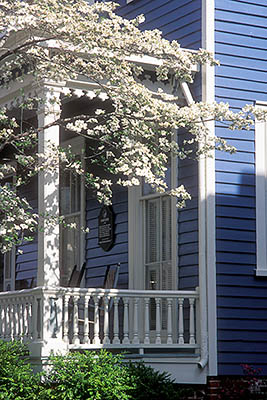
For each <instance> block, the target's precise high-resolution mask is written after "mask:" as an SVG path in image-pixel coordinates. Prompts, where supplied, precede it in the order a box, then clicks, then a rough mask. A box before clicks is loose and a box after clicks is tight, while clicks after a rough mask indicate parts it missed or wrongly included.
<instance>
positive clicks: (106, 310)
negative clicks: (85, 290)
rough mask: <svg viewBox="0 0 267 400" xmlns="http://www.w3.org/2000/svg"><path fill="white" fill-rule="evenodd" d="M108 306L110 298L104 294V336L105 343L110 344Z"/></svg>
mask: <svg viewBox="0 0 267 400" xmlns="http://www.w3.org/2000/svg"><path fill="white" fill-rule="evenodd" d="M108 306H109V298H108V296H104V337H103V343H104V344H109V343H110V339H109V334H108Z"/></svg>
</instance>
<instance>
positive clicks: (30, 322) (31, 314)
mask: <svg viewBox="0 0 267 400" xmlns="http://www.w3.org/2000/svg"><path fill="white" fill-rule="evenodd" d="M33 301H34V297H33V296H31V297H30V304H29V309H30V321H29V327H30V338H31V339H32V338H33Z"/></svg>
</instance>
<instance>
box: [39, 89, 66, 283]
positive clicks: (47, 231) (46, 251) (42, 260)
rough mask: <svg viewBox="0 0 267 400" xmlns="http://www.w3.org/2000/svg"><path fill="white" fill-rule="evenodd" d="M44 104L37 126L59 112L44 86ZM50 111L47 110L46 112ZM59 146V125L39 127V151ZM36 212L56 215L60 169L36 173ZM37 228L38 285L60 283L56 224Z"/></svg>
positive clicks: (57, 95) (57, 210) (55, 91)
mask: <svg viewBox="0 0 267 400" xmlns="http://www.w3.org/2000/svg"><path fill="white" fill-rule="evenodd" d="M41 95H42V96H43V98H44V104H42V106H41V107H40V109H39V110H38V127H41V128H42V127H44V126H46V125H48V124H50V123H51V122H53V121H54V120H55V118H57V117H58V113H59V112H60V106H59V103H58V102H55V103H54V104H53V105H52V104H51V103H50V102H49V98H50V96H51V92H50V91H49V90H47V88H45V87H43V93H41ZM52 96H53V98H55V96H56V97H57V100H58V101H59V96H60V91H59V90H58V91H57V90H56V89H54V91H53V94H52ZM47 111H49V112H47ZM49 142H50V143H53V144H54V145H56V146H58V145H59V126H58V125H56V126H51V127H49V128H47V129H41V130H40V131H39V135H38V152H39V153H43V152H45V150H46V148H47V144H48V143H49ZM38 212H39V214H40V215H46V214H47V213H49V214H50V215H54V216H59V168H58V169H57V170H54V171H53V172H51V171H41V172H39V175H38ZM40 227H42V228H43V229H39V231H38V271H37V286H51V287H57V286H59V285H60V268H59V224H55V225H54V226H49V227H47V226H46V221H44V222H41V223H40Z"/></svg>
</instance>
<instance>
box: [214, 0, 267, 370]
mask: <svg viewBox="0 0 267 400" xmlns="http://www.w3.org/2000/svg"><path fill="white" fill-rule="evenodd" d="M215 7H216V10H215V50H216V58H218V59H219V60H220V63H221V65H220V67H218V68H216V100H217V101H225V102H229V103H230V106H231V107H232V109H233V110H235V111H239V110H240V108H241V107H242V106H244V105H245V104H246V103H251V102H254V101H256V100H265V101H266V100H267V83H266V82H267V73H266V71H267V58H266V39H267V25H266V19H267V3H266V0H244V1H243V0H242V1H240V0H238V1H237V0H216V2H215ZM216 134H217V136H221V137H223V138H226V139H228V142H229V143H230V144H232V145H234V146H236V148H237V152H236V154H234V155H228V154H226V153H221V152H218V153H217V154H216V226H217V235H216V244H217V315H218V362H219V369H218V373H219V374H242V368H241V366H240V364H242V363H247V364H251V365H253V366H257V367H262V368H263V374H265V375H266V374H267V313H266V308H267V290H266V289H267V280H266V279H264V278H262V277H258V278H256V277H255V267H256V238H255V236H256V230H255V229H256V221H255V154H254V130H251V131H242V132H231V131H229V130H227V129H226V128H225V127H223V126H222V125H220V124H219V125H217V126H216Z"/></svg>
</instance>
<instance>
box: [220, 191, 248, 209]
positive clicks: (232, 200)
mask: <svg viewBox="0 0 267 400" xmlns="http://www.w3.org/2000/svg"><path fill="white" fill-rule="evenodd" d="M216 204H218V205H224V206H227V205H228V206H237V207H238V206H240V207H255V198H254V197H245V196H243V197H242V199H240V198H239V196H231V195H227V196H226V195H224V194H216Z"/></svg>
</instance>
